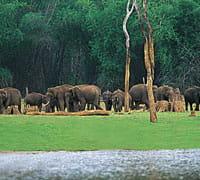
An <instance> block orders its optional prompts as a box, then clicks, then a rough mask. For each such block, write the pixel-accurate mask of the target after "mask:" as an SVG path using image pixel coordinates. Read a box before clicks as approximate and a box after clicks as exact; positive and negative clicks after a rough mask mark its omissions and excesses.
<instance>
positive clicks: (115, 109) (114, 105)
mask: <svg viewBox="0 0 200 180" xmlns="http://www.w3.org/2000/svg"><path fill="white" fill-rule="evenodd" d="M113 108H114V111H115V112H117V107H116V103H114V104H113Z"/></svg>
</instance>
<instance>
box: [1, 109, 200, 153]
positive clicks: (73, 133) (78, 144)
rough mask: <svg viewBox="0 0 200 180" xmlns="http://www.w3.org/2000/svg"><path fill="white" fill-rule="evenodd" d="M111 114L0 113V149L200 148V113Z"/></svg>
mask: <svg viewBox="0 0 200 180" xmlns="http://www.w3.org/2000/svg"><path fill="white" fill-rule="evenodd" d="M188 114H189V112H185V113H169V112H167V113H158V123H150V122H149V113H148V112H137V113H133V114H131V115H111V116H88V117H78V116H76V117H75V116H73V117H69V116H53V117H52V116H37V115H35V116H27V115H20V116H15V115H1V116H0V151H37V150H45V151H46V150H97V149H98V150H99V149H135V150H149V149H178V148H184V149H190V148H200V143H199V142H200V112H198V113H197V116H196V117H188Z"/></svg>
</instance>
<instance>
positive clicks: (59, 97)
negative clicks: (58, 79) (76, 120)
mask: <svg viewBox="0 0 200 180" xmlns="http://www.w3.org/2000/svg"><path fill="white" fill-rule="evenodd" d="M72 87H73V86H72V85H69V84H64V85H60V86H56V87H52V88H48V89H47V92H46V96H47V97H48V98H49V99H50V102H49V103H50V106H52V105H55V104H57V107H58V108H57V109H58V111H64V110H65V108H66V107H67V108H68V111H69V104H66V102H65V93H66V92H67V91H68V90H69V89H70V88H72ZM47 109H48V108H47Z"/></svg>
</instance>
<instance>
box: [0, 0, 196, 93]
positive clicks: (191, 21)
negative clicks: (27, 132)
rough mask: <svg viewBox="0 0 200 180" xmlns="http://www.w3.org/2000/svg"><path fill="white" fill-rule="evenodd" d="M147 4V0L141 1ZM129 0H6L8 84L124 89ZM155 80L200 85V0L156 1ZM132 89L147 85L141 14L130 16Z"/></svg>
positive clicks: (3, 76)
mask: <svg viewBox="0 0 200 180" xmlns="http://www.w3.org/2000/svg"><path fill="white" fill-rule="evenodd" d="M138 2H139V1H138ZM126 3H127V0H76V1H74V0H1V1H0V20H1V23H0V88H3V87H7V86H12V87H15V88H18V89H20V90H21V92H22V94H23V95H24V94H25V87H28V88H29V91H30V92H32V91H35V92H41V93H44V92H46V89H47V88H48V87H53V86H56V85H61V84H71V85H77V84H94V85H98V86H99V87H100V88H101V89H102V90H107V89H109V90H111V91H113V90H115V89H116V88H121V89H122V90H123V89H124V76H125V59H126V47H125V36H124V33H123V29H122V23H123V19H124V17H125V15H126ZM147 13H148V17H149V20H150V23H151V25H152V28H153V37H154V45H155V47H154V48H155V64H156V65H155V80H154V84H157V85H163V84H167V85H170V86H173V87H179V88H180V89H181V90H182V91H183V90H185V89H186V88H187V87H191V86H195V85H196V86H200V78H199V77H200V1H199V0H176V1H175V0H151V1H148V6H147ZM127 28H128V31H129V33H130V44H131V47H130V48H131V49H130V52H131V68H130V71H131V76H130V86H132V85H134V84H138V83H143V78H144V77H145V78H146V70H145V66H144V51H143V47H144V39H143V37H142V33H141V30H140V25H139V22H138V18H137V13H136V12H135V11H134V12H133V14H132V15H131V17H130V19H129V21H128V27H127Z"/></svg>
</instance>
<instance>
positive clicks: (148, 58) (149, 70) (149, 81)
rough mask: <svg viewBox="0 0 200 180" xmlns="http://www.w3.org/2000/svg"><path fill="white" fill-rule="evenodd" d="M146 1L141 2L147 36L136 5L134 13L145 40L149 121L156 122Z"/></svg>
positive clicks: (151, 39)
mask: <svg viewBox="0 0 200 180" xmlns="http://www.w3.org/2000/svg"><path fill="white" fill-rule="evenodd" d="M146 3H147V2H146V0H143V9H144V14H143V16H144V19H145V22H146V25H147V28H148V35H149V37H147V35H146V31H145V28H144V24H143V22H142V16H141V15H140V10H139V8H138V6H137V4H136V11H137V13H138V19H139V22H140V28H141V31H142V34H143V37H144V39H145V44H144V62H145V68H146V71H147V92H148V99H149V107H150V109H149V110H150V121H151V122H157V116H156V106H155V99H154V95H153V80H154V67H155V62H154V44H153V31H152V28H151V25H150V22H149V20H148V17H147V13H146Z"/></svg>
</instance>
